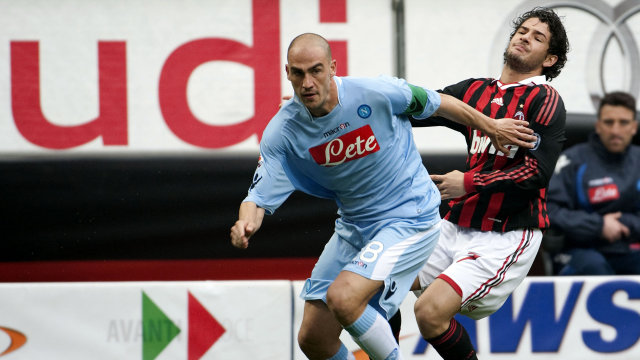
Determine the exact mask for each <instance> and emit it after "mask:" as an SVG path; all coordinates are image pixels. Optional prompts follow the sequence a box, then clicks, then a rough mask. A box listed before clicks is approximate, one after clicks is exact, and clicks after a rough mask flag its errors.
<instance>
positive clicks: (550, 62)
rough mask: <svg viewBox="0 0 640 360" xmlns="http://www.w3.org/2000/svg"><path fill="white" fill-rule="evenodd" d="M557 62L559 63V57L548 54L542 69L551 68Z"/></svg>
mask: <svg viewBox="0 0 640 360" xmlns="http://www.w3.org/2000/svg"><path fill="white" fill-rule="evenodd" d="M557 61H558V56H557V55H551V54H548V55H547V57H546V58H545V59H544V62H543V63H542V67H551V66H553V64H555V63H556V62H557Z"/></svg>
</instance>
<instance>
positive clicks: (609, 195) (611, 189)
mask: <svg viewBox="0 0 640 360" xmlns="http://www.w3.org/2000/svg"><path fill="white" fill-rule="evenodd" d="M619 198H620V193H619V192H618V186H617V185H616V184H608V185H603V186H598V187H593V188H590V189H589V201H590V202H591V203H592V204H598V203H601V202H605V201H611V200H617V199H619Z"/></svg>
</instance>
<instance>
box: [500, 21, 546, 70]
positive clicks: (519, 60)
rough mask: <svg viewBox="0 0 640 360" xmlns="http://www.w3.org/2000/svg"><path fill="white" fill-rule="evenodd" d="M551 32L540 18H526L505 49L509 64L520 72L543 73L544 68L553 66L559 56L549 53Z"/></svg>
mask: <svg viewBox="0 0 640 360" xmlns="http://www.w3.org/2000/svg"><path fill="white" fill-rule="evenodd" d="M550 40H551V32H550V31H549V26H548V25H547V24H545V23H543V22H542V21H540V20H539V19H538V18H530V19H527V20H525V21H524V22H523V23H522V25H520V27H519V28H518V30H517V31H516V33H515V34H514V35H513V37H512V38H511V40H510V41H509V45H508V46H507V49H506V50H505V60H506V64H507V66H509V67H510V68H511V69H513V70H515V71H517V72H520V73H537V74H538V75H540V74H542V68H543V67H548V66H552V65H553V64H555V62H556V61H557V59H558V58H557V56H555V55H551V54H548V53H547V52H548V50H549V41H550Z"/></svg>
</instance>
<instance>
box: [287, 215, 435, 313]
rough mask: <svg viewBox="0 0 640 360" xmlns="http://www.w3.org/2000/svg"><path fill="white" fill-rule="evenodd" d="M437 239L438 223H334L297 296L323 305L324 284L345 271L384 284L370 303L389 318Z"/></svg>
mask: <svg viewBox="0 0 640 360" xmlns="http://www.w3.org/2000/svg"><path fill="white" fill-rule="evenodd" d="M439 235H440V219H439V218H437V219H436V220H435V221H434V219H433V218H428V219H386V220H382V221H377V222H355V223H354V222H349V221H347V220H344V219H338V220H336V226H335V232H334V233H333V236H332V237H331V239H330V240H329V242H328V243H327V245H325V248H324V250H323V251H322V254H321V255H320V258H319V259H318V262H317V263H316V265H315V267H314V268H313V271H312V272H311V277H310V278H309V279H307V281H306V282H305V286H304V288H303V289H302V292H301V293H300V297H301V298H302V299H304V300H323V301H324V302H326V301H327V289H328V288H329V285H331V283H332V282H333V280H334V279H335V278H336V277H337V276H338V274H339V273H340V272H341V271H343V270H348V271H351V272H354V273H356V274H359V275H361V276H363V277H365V278H367V279H371V280H380V281H384V288H383V289H381V291H380V292H378V293H377V294H376V295H375V296H374V297H373V298H372V299H371V301H370V302H369V304H370V305H371V306H373V307H374V308H376V310H378V311H379V312H380V313H381V314H383V315H384V316H386V317H387V318H390V317H391V316H393V315H394V314H395V313H396V311H397V310H398V307H399V306H400V304H401V303H402V301H403V300H404V298H405V296H406V295H407V293H408V292H409V289H410V288H411V285H412V284H413V281H414V280H415V279H416V276H417V275H418V271H420V269H421V268H422V266H423V265H424V263H425V262H426V261H427V258H428V257H429V255H431V252H432V251H433V249H434V248H435V245H436V243H437V242H438V236H439Z"/></svg>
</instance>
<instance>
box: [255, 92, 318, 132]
mask: <svg viewBox="0 0 640 360" xmlns="http://www.w3.org/2000/svg"><path fill="white" fill-rule="evenodd" d="M304 116H309V115H308V113H307V111H306V110H305V108H304V105H302V104H300V103H299V100H296V99H295V98H293V99H290V100H287V101H286V102H285V103H284V104H282V107H281V108H280V110H278V112H277V113H276V114H275V115H274V116H273V117H272V118H271V120H269V123H268V124H267V126H266V127H265V129H264V131H263V134H262V139H263V141H269V142H274V141H277V140H278V139H281V138H282V135H284V134H286V133H287V132H288V130H287V129H288V128H290V127H291V126H293V125H294V124H295V123H296V122H297V120H296V119H300V118H301V117H304Z"/></svg>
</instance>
